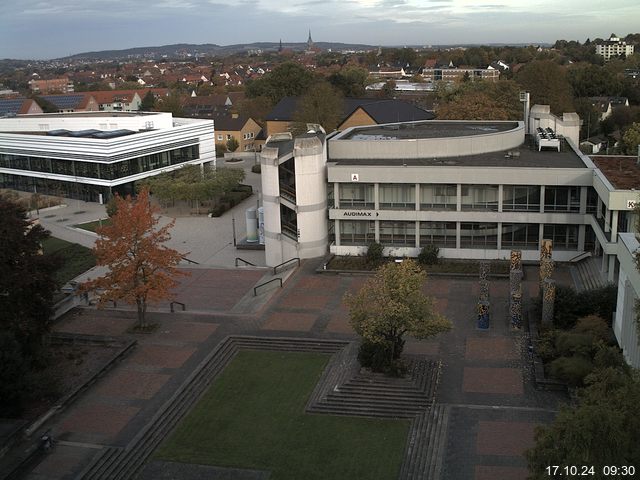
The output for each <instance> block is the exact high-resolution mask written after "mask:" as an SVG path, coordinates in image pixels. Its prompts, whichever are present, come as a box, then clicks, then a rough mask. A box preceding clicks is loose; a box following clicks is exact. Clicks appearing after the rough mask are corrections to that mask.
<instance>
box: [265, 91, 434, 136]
mask: <svg viewBox="0 0 640 480" xmlns="http://www.w3.org/2000/svg"><path fill="white" fill-rule="evenodd" d="M296 105H297V97H284V98H283V99H282V100H280V101H279V102H278V104H277V105H276V106H275V107H273V109H272V110H271V112H269V114H268V115H267V116H266V118H265V120H266V124H267V125H266V127H267V136H270V135H273V134H275V133H282V132H288V131H291V128H292V126H293V123H294V115H295V112H296ZM343 112H344V116H343V118H342V119H341V121H340V123H339V124H338V130H344V129H345V128H349V127H353V126H365V125H379V124H382V123H390V122H398V121H400V122H410V121H417V120H431V119H433V118H434V115H433V114H432V113H430V112H427V111H425V110H423V109H421V108H418V107H416V106H415V105H413V104H411V103H408V102H404V101H402V100H396V99H386V98H345V99H344V110H343Z"/></svg>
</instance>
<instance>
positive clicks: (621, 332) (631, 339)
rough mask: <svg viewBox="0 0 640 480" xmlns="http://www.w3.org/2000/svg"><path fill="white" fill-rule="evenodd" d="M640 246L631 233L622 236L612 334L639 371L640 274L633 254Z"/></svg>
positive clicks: (628, 360) (619, 245)
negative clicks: (639, 308)
mask: <svg viewBox="0 0 640 480" xmlns="http://www.w3.org/2000/svg"><path fill="white" fill-rule="evenodd" d="M638 248H640V243H638V240H637V239H636V238H635V235H634V234H632V233H622V234H620V237H619V239H618V255H617V257H618V261H619V262H620V274H619V277H618V301H617V306H616V313H615V319H614V322H613V332H614V334H615V336H616V339H617V340H618V345H620V348H622V352H623V353H624V357H625V359H626V361H627V363H629V365H631V366H632V367H634V368H640V348H639V347H638V333H639V332H638V327H637V325H636V320H635V302H636V300H637V299H638V297H640V273H638V271H637V270H636V268H635V261H634V252H635V251H636V250H637V249H638Z"/></svg>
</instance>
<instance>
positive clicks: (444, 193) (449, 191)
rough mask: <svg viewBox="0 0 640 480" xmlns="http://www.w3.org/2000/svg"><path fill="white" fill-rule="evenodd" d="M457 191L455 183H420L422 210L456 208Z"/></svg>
mask: <svg viewBox="0 0 640 480" xmlns="http://www.w3.org/2000/svg"><path fill="white" fill-rule="evenodd" d="M457 191H458V187H457V185H455V184H442V185H420V210H455V209H456V203H457V195H458V193H457Z"/></svg>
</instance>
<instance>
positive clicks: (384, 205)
mask: <svg viewBox="0 0 640 480" xmlns="http://www.w3.org/2000/svg"><path fill="white" fill-rule="evenodd" d="M378 189H379V195H380V198H379V200H380V208H381V209H391V210H415V206H416V186H415V185H414V184H408V183H402V184H388V183H381V184H380V186H379V187H378Z"/></svg>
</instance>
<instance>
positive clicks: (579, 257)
mask: <svg viewBox="0 0 640 480" xmlns="http://www.w3.org/2000/svg"><path fill="white" fill-rule="evenodd" d="M590 256H591V252H582V253H580V254H578V255H576V256H575V257H573V258H570V259H569V262H570V263H575V262H579V261H580V260H583V259H585V258H589V257H590Z"/></svg>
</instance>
